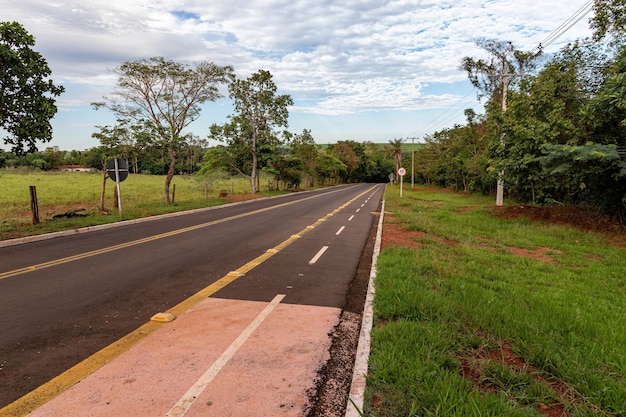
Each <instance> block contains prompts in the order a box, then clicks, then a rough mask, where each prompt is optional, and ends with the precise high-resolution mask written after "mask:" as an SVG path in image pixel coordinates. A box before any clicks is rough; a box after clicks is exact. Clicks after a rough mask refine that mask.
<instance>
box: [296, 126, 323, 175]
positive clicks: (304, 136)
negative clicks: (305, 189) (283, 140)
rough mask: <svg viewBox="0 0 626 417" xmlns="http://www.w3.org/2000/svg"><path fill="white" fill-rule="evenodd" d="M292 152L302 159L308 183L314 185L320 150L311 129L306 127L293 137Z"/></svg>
mask: <svg viewBox="0 0 626 417" xmlns="http://www.w3.org/2000/svg"><path fill="white" fill-rule="evenodd" d="M290 152H291V155H292V156H293V157H294V158H297V159H299V160H300V161H302V163H303V167H302V169H303V171H304V172H305V174H306V175H307V178H308V183H307V185H308V186H310V187H312V186H313V185H314V182H315V174H316V171H315V168H316V167H317V158H318V154H319V151H318V149H317V145H316V144H315V140H314V139H313V136H312V135H311V131H310V130H307V129H304V130H303V131H302V133H301V134H299V135H294V136H293V137H292V138H291V140H290Z"/></svg>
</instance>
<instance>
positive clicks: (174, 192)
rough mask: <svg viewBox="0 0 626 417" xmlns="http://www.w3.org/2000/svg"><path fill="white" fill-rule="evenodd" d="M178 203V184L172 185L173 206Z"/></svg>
mask: <svg viewBox="0 0 626 417" xmlns="http://www.w3.org/2000/svg"><path fill="white" fill-rule="evenodd" d="M175 202H176V184H173V185H172V204H174V203H175Z"/></svg>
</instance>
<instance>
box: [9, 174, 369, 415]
mask: <svg viewBox="0 0 626 417" xmlns="http://www.w3.org/2000/svg"><path fill="white" fill-rule="evenodd" d="M374 188H376V186H373V187H371V188H369V189H368V190H367V191H364V192H362V193H361V194H359V195H357V196H356V197H354V198H352V199H350V200H349V201H347V202H346V203H344V204H342V205H341V206H339V207H338V208H336V209H335V210H333V211H332V212H330V213H328V214H327V215H326V216H324V217H323V218H321V219H319V220H317V221H316V222H315V223H313V224H312V225H310V226H307V227H305V228H304V229H303V230H301V231H300V232H299V233H297V234H295V235H292V236H290V237H289V238H287V239H286V240H285V241H283V242H281V243H279V244H278V245H276V246H275V247H273V248H272V249H268V250H267V251H265V252H264V253H263V254H262V255H260V256H258V257H257V258H255V259H253V260H251V261H249V262H247V263H246V264H244V265H242V266H241V267H239V268H237V270H235V271H232V272H229V273H228V274H226V275H225V276H223V277H222V278H220V279H219V280H217V281H215V282H214V283H212V284H210V285H209V286H207V287H205V288H204V289H202V290H200V291H199V292H197V293H195V294H193V295H192V296H190V297H189V298H187V299H185V300H183V301H182V302H180V303H178V304H177V305H175V306H174V307H172V308H170V309H169V310H167V312H168V313H170V314H173V315H175V316H178V315H180V314H182V313H184V312H185V311H187V310H189V309H190V308H192V307H193V306H195V305H197V304H199V303H200V302H201V301H202V300H204V299H206V298H208V297H210V296H211V295H213V294H215V293H216V292H218V291H219V290H221V289H222V288H224V287H226V286H227V285H229V284H230V283H232V282H233V281H235V280H236V279H238V278H240V277H242V276H244V275H245V274H246V273H247V272H249V271H251V270H252V269H254V268H255V267H257V266H259V265H260V264H262V263H263V262H265V261H266V260H268V259H269V258H271V257H272V256H274V255H275V254H277V253H278V252H280V251H281V250H282V249H284V248H286V247H288V246H289V245H291V244H292V243H294V242H295V241H297V240H298V239H300V237H301V236H302V235H304V234H306V233H307V232H310V231H311V230H313V229H314V228H316V227H317V226H319V225H321V224H322V223H324V222H325V221H326V220H327V219H329V218H330V217H332V216H334V215H335V214H337V213H339V212H340V211H341V210H343V209H344V208H346V207H347V206H348V205H350V204H351V203H352V202H354V201H355V200H356V199H358V198H359V197H361V196H362V195H363V194H366V193H367V192H369V191H370V190H372V189H374ZM310 198H315V197H308V198H307V199H310ZM298 201H303V200H298ZM293 203H295V202H289V203H283V204H281V205H279V206H273V207H274V208H276V207H280V206H285V205H288V204H293ZM270 209H271V208H265V209H260V210H256V211H255V212H250V213H248V214H240V215H237V216H233V217H229V218H225V219H221V220H217V221H215V222H209V223H204V225H198V226H192V228H200V227H206V226H207V225H209V224H216V223H221V222H223V221H227V220H232V219H234V218H240V217H244V216H245V215H249V214H252V213H259V212H262V211H267V210H270ZM187 229H191V228H187ZM180 230H186V229H180ZM178 232H179V231H175V232H169V233H164V235H174V234H178ZM180 233H182V232H180ZM156 236H162V235H156ZM143 240H146V241H148V240H150V238H146V239H139V240H137V241H133V242H129V243H128V244H124V245H129V246H131V244H139V243H135V242H139V241H143ZM94 252H98V251H94ZM90 253H91V252H87V254H90ZM89 256H93V255H89ZM84 257H87V256H84ZM66 259H67V258H66ZM67 262H70V261H67ZM40 265H43V264H40ZM26 272H27V271H26ZM16 275H17V274H16ZM0 278H2V276H0ZM5 278H6V277H5ZM165 324H167V323H166V322H159V321H149V322H147V323H145V324H143V325H142V326H141V327H139V328H137V329H135V330H134V331H132V332H130V333H129V334H127V335H126V336H123V337H122V338H120V339H118V340H116V341H115V342H113V343H111V344H110V345H108V346H106V347H104V348H103V349H101V350H99V351H98V352H96V353H94V354H93V355H91V356H90V357H88V358H87V359H85V360H83V361H82V362H79V363H78V364H76V365H74V366H73V367H72V368H70V369H68V370H67V371H65V372H63V373H62V374H61V375H58V376H57V377H55V378H53V379H51V380H50V381H48V382H46V383H45V384H43V385H41V386H39V387H38V388H36V389H34V390H33V391H31V392H29V393H28V394H26V395H24V396H23V397H21V398H19V399H17V400H15V401H14V402H12V403H11V404H9V405H7V406H6V407H4V408H2V409H0V415H2V416H4V415H7V416H15V417H21V416H26V415H27V414H29V413H31V412H32V411H34V410H36V409H37V408H39V407H41V406H42V405H43V404H45V403H47V402H48V401H50V400H51V399H53V398H54V397H56V396H58V395H60V394H61V393H63V392H64V391H66V390H68V389H69V388H71V387H72V386H73V385H75V384H77V383H78V382H80V381H81V380H83V379H85V378H86V377H87V376H89V375H91V374H92V373H94V372H96V371H97V370H98V369H100V368H101V367H102V366H104V365H106V364H107V363H109V362H111V361H112V360H113V359H115V358H116V357H118V356H119V355H121V354H122V353H124V352H125V351H127V350H128V349H130V348H131V347H132V346H133V345H135V344H137V343H138V342H140V341H141V340H143V339H144V338H145V337H147V336H148V335H150V334H152V333H153V332H154V331H156V330H157V329H159V328H160V327H161V326H163V325H165ZM5 413H6V414H5Z"/></svg>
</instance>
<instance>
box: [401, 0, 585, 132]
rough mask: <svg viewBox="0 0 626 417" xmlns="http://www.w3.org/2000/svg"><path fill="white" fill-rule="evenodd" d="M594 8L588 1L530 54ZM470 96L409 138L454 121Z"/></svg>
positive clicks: (568, 28)
mask: <svg viewBox="0 0 626 417" xmlns="http://www.w3.org/2000/svg"><path fill="white" fill-rule="evenodd" d="M592 6H593V0H588V1H587V2H586V3H585V4H583V5H582V6H581V7H580V8H579V9H578V10H577V11H575V12H574V13H573V14H572V15H571V16H570V17H569V18H567V19H566V20H565V21H564V22H563V23H561V24H560V25H559V26H558V27H557V28H556V29H554V30H553V31H552V32H551V33H550V34H549V35H548V36H546V38H545V39H544V40H543V41H542V42H540V43H539V45H538V46H536V47H535V48H533V49H532V50H531V51H530V52H531V53H535V52H538V51H540V50H541V49H543V48H545V47H547V46H549V45H551V44H552V43H554V42H555V41H556V40H557V39H559V38H560V37H561V36H562V35H563V34H564V33H566V32H567V31H568V30H570V29H571V28H572V27H573V26H574V25H575V24H577V23H578V22H580V20H581V19H582V18H583V17H585V16H586V15H587V14H589V12H590V11H591V10H592V8H593V7H592ZM470 94H472V93H471V92H470V93H468V94H466V95H465V96H464V97H462V98H460V99H459V100H458V101H457V102H456V103H455V104H453V105H452V106H451V107H449V108H448V109H447V110H445V111H444V112H442V113H441V114H439V115H438V116H437V117H435V118H434V119H433V120H431V121H430V122H429V123H428V124H427V125H426V126H424V127H422V128H420V129H419V130H417V131H415V132H413V133H411V134H410V135H409V136H416V135H417V134H419V133H420V132H424V133H425V132H427V131H429V130H432V129H434V128H439V127H440V126H444V125H445V124H447V123H448V122H449V121H450V120H452V119H454V118H455V117H457V115H458V114H457V112H458V111H459V110H460V109H461V107H464V105H465V104H467V103H469V102H467V103H465V102H463V101H464V100H465V99H466V98H467V97H468V96H469V95H470ZM460 104H461V105H460ZM441 118H444V119H443V120H441V121H440V120H439V119H441Z"/></svg>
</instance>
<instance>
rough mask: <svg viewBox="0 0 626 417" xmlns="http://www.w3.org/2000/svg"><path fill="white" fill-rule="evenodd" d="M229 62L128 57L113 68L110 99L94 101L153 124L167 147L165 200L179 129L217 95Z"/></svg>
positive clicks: (124, 116) (229, 73) (227, 74)
mask: <svg viewBox="0 0 626 417" xmlns="http://www.w3.org/2000/svg"><path fill="white" fill-rule="evenodd" d="M232 71H233V69H232V67H230V66H225V67H220V66H218V65H215V64H214V63H212V62H208V61H202V62H199V63H198V64H196V66H195V68H192V67H190V66H188V65H185V64H181V63H178V62H174V61H170V60H165V59H164V58H162V57H153V58H150V59H149V60H146V59H142V60H137V61H127V62H124V63H123V64H122V65H120V66H119V67H118V68H117V69H115V71H114V72H115V73H116V74H117V76H118V81H117V86H118V87H119V89H118V90H117V91H116V92H114V97H113V98H109V99H107V98H105V101H104V102H102V103H94V105H95V106H96V108H99V107H102V106H105V107H107V108H108V109H110V110H111V111H113V112H114V113H115V114H117V115H118V117H120V118H122V119H131V120H134V121H136V122H138V123H145V122H149V123H150V124H152V127H153V129H154V132H156V134H157V137H158V139H160V141H161V142H162V144H163V146H164V147H165V148H166V149H167V152H168V159H169V164H168V170H167V176H166V179H165V186H164V189H163V198H164V200H165V203H166V204H169V203H170V193H169V187H170V183H171V181H172V177H173V176H174V173H175V170H176V156H177V153H178V149H179V145H180V143H181V141H182V139H183V135H182V131H183V129H184V128H185V127H187V126H188V125H189V123H191V122H192V121H194V120H196V119H197V118H198V116H199V115H200V105H201V104H203V103H205V102H207V101H215V100H217V99H218V98H220V97H221V94H220V92H219V90H218V85H219V84H221V83H225V82H226V81H227V80H228V79H229V78H230V77H232Z"/></svg>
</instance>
